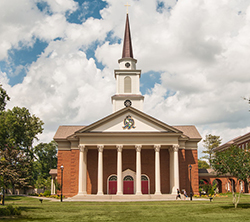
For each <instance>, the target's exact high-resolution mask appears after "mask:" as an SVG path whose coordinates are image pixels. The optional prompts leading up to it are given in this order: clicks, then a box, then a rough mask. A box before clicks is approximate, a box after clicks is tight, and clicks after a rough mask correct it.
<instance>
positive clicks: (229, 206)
mask: <svg viewBox="0 0 250 222" xmlns="http://www.w3.org/2000/svg"><path fill="white" fill-rule="evenodd" d="M221 208H223V209H226V210H227V209H233V208H235V207H234V205H233V204H232V205H228V206H221ZM237 208H241V209H249V208H250V203H242V204H241V203H239V204H238V206H237Z"/></svg>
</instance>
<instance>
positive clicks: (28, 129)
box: [0, 86, 43, 188]
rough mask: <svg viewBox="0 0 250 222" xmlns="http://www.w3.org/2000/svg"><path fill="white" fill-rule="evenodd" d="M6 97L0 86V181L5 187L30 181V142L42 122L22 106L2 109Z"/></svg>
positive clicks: (31, 172) (31, 164)
mask: <svg viewBox="0 0 250 222" xmlns="http://www.w3.org/2000/svg"><path fill="white" fill-rule="evenodd" d="M7 100H9V97H8V95H7V93H6V91H5V90H4V89H3V88H2V87H1V86H0V161H1V162H0V182H1V183H2V185H3V186H4V187H5V188H7V187H15V186H16V185H18V186H21V187H24V188H25V187H27V186H29V185H33V183H34V180H33V167H34V165H33V161H34V151H33V148H32V144H33V141H34V140H35V139H38V138H37V135H38V134H40V133H42V131H43V128H42V126H43V122H42V121H41V120H40V119H39V118H38V117H36V116H35V115H31V114H30V112H29V110H28V109H26V108H25V107H23V108H20V107H14V108H13V109H12V110H10V109H9V110H5V105H6V101H7ZM3 183H4V184H3Z"/></svg>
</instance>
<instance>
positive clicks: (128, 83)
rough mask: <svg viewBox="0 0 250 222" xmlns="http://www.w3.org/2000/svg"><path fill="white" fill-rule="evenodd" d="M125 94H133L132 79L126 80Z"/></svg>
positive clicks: (126, 78)
mask: <svg viewBox="0 0 250 222" xmlns="http://www.w3.org/2000/svg"><path fill="white" fill-rule="evenodd" d="M124 93H131V78H130V77H129V76H126V77H125V78H124Z"/></svg>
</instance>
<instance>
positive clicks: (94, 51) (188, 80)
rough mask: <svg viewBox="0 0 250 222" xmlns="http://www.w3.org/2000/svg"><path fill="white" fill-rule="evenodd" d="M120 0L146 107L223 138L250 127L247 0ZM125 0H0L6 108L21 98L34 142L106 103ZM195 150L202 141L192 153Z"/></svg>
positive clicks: (102, 110)
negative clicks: (39, 127)
mask: <svg viewBox="0 0 250 222" xmlns="http://www.w3.org/2000/svg"><path fill="white" fill-rule="evenodd" d="M128 3H129V5H131V6H130V7H129V17H130V26H131V34H132V42H133V51H134V57H135V58H136V59H137V60H138V63H137V68H138V69H142V75H141V82H140V85H141V93H142V94H143V95H144V96H145V102H144V111H145V112H146V113H148V114H149V115H152V116H154V117H156V118H158V119H160V120H162V121H164V122H166V123H167V124H170V125H196V127H197V128H198V130H199V132H200V134H201V135H202V136H203V137H204V136H205V135H206V134H208V133H211V134H214V135H220V136H221V137H222V139H223V142H226V141H228V140H230V139H232V138H233V137H237V136H239V135H242V134H245V133H247V132H249V130H250V127H249V125H250V124H249V111H248V110H249V105H248V104H247V102H246V101H245V100H243V99H242V98H243V97H249V91H250V77H249V69H250V64H249V62H248V59H247V58H249V56H250V55H249V54H250V44H249V35H250V19H249V18H250V3H249V1H247V0H242V1H240V2H239V1H237V0H232V1H230V2H224V1H221V2H218V1H216V0H211V1H205V0H201V1H196V0H188V1H176V0H162V1H159V0H149V1H142V0H129V1H128ZM125 4H126V1H125V2H122V1H117V0H106V1H104V0H103V1H102V0H94V1H73V0H64V1H59V0H33V1H30V0H23V1H22V2H20V1H18V0H9V1H1V2H0V14H1V15H2V16H1V18H0V30H1V33H0V82H1V84H2V85H3V87H4V88H5V89H6V90H7V92H8V94H9V95H10V97H11V101H10V102H9V104H8V107H9V108H11V107H13V106H17V105H18V106H25V107H27V108H28V109H29V110H30V111H31V112H32V113H34V114H36V115H37V116H39V117H40V118H41V119H43V121H44V122H45V130H44V133H43V135H41V136H40V139H41V141H45V142H49V141H50V140H51V139H52V138H53V135H54V133H55V131H56V129H57V127H58V126H59V125H62V124H81V125H86V124H90V123H92V122H94V121H96V120H98V119H100V118H102V117H103V116H106V115H108V114H110V113H111V112H112V105H111V102H110V101H111V100H110V97H111V96H112V95H113V94H114V93H115V79H114V74H113V70H114V69H116V68H118V63H117V61H118V59H120V57H121V53H122V43H123V34H124V27H125V17H126V7H125V6H124V5H125ZM239 12H240V13H239ZM86 104H87V105H86ZM202 149H203V147H202V143H200V145H199V156H201V151H202Z"/></svg>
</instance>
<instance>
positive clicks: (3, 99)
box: [0, 85, 10, 111]
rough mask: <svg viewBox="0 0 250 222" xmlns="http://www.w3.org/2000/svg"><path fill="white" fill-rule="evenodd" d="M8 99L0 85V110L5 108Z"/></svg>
mask: <svg viewBox="0 0 250 222" xmlns="http://www.w3.org/2000/svg"><path fill="white" fill-rule="evenodd" d="M9 100H10V97H9V96H8V95H7V93H6V91H5V90H4V89H3V88H2V85H0V111H3V110H4V109H5V106H6V103H7V101H9Z"/></svg>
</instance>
